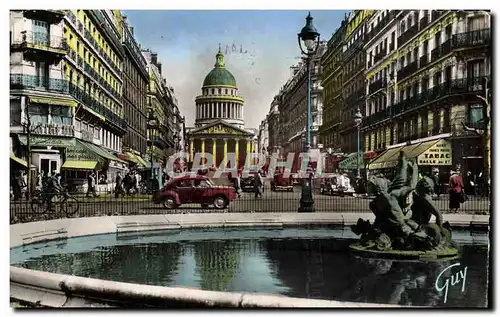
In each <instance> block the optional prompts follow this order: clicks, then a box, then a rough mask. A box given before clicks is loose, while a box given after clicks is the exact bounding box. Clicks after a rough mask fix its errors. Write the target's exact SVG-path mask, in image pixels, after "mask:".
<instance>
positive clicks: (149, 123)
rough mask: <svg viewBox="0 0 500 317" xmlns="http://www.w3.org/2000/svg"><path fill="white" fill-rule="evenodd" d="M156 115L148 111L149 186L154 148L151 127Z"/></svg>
mask: <svg viewBox="0 0 500 317" xmlns="http://www.w3.org/2000/svg"><path fill="white" fill-rule="evenodd" d="M155 121H156V117H155V115H154V113H153V111H149V113H148V128H149V129H150V130H151V132H150V133H149V135H150V137H149V144H150V151H149V155H150V156H149V162H150V164H151V187H152V186H153V180H154V174H153V150H154V147H153V131H152V130H153V128H154V126H155V124H156V122H155Z"/></svg>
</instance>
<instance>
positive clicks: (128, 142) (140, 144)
mask: <svg viewBox="0 0 500 317" xmlns="http://www.w3.org/2000/svg"><path fill="white" fill-rule="evenodd" d="M144 132H145V133H146V130H144ZM123 146H124V147H128V148H130V149H132V150H135V151H138V152H139V153H146V150H147V139H146V136H142V135H140V134H139V133H137V132H135V131H133V130H128V131H127V134H126V135H125V136H124V137H123Z"/></svg>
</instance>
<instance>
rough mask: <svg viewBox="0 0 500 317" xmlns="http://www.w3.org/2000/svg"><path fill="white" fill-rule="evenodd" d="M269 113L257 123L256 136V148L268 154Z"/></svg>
mask: <svg viewBox="0 0 500 317" xmlns="http://www.w3.org/2000/svg"><path fill="white" fill-rule="evenodd" d="M268 119H269V114H268V115H267V116H266V117H265V118H264V120H262V121H261V123H260V125H259V133H258V135H257V137H258V143H257V144H258V146H257V147H258V149H257V151H258V152H259V153H260V154H264V155H268V149H269V121H268Z"/></svg>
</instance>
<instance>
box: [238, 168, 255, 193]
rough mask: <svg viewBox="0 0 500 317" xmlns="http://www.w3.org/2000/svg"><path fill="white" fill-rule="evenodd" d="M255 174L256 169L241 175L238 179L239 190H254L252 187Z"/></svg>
mask: <svg viewBox="0 0 500 317" xmlns="http://www.w3.org/2000/svg"><path fill="white" fill-rule="evenodd" d="M256 174H257V171H250V172H248V175H243V177H241V179H240V186H241V190H242V191H244V192H253V191H254V190H255V187H254V178H255V175H256Z"/></svg>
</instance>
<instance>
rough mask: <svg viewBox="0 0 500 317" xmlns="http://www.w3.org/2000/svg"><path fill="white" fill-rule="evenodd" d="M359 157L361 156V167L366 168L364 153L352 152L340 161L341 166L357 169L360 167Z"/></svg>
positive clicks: (347, 168) (345, 168)
mask: <svg viewBox="0 0 500 317" xmlns="http://www.w3.org/2000/svg"><path fill="white" fill-rule="evenodd" d="M358 157H359V168H361V169H362V168H364V166H365V163H364V162H365V160H364V159H363V153H361V152H360V153H351V154H349V155H348V156H347V157H346V158H345V159H343V160H342V161H341V162H340V163H339V168H340V169H343V170H355V169H357V168H358Z"/></svg>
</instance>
